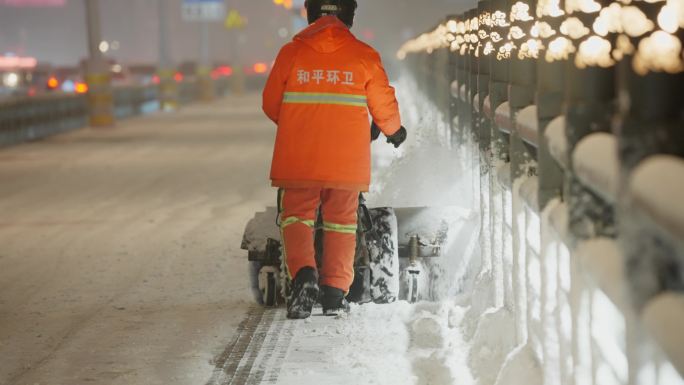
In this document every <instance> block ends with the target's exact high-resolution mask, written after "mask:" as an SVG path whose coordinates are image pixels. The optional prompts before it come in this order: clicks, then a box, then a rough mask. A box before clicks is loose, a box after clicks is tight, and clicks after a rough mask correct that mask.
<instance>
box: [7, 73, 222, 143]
mask: <svg viewBox="0 0 684 385" xmlns="http://www.w3.org/2000/svg"><path fill="white" fill-rule="evenodd" d="M214 87H215V93H216V95H226V94H227V93H228V92H229V88H230V82H229V81H228V79H219V80H216V81H214ZM178 94H179V96H178V98H179V102H180V104H181V105H182V104H189V103H193V102H195V101H197V100H199V98H200V92H199V90H198V85H197V82H195V81H184V82H182V83H181V84H180V85H179V90H178ZM158 109H159V87H158V86H153V85H150V86H120V87H114V114H115V116H116V118H117V119H123V118H128V117H132V116H136V115H141V114H146V113H150V112H153V111H157V110H158ZM87 124H88V101H87V97H86V96H85V95H77V94H66V93H52V94H45V95H38V96H31V97H28V96H27V97H18V98H9V99H2V100H0V147H2V146H7V145H12V144H17V143H22V142H26V141H31V140H36V139H40V138H44V137H47V136H50V135H54V134H58V133H60V132H64V131H68V130H73V129H77V128H81V127H84V126H86V125H87Z"/></svg>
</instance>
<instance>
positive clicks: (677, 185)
mask: <svg viewBox="0 0 684 385" xmlns="http://www.w3.org/2000/svg"><path fill="white" fill-rule="evenodd" d="M630 191H631V194H632V197H633V198H634V203H635V204H636V205H638V206H639V207H641V208H643V209H644V210H645V211H646V212H647V213H648V214H650V216H651V217H652V219H653V220H654V221H656V222H657V223H658V224H659V225H660V226H661V228H662V229H664V230H666V231H668V232H670V233H671V235H673V236H675V237H676V238H677V239H680V240H682V239H684V205H682V204H681V197H682V192H683V191H684V159H682V158H678V157H676V156H671V155H656V156H652V157H650V158H648V159H646V160H645V161H643V162H642V163H641V164H640V165H639V166H638V167H637V168H636V170H635V171H634V173H633V174H632V177H631V180H630Z"/></svg>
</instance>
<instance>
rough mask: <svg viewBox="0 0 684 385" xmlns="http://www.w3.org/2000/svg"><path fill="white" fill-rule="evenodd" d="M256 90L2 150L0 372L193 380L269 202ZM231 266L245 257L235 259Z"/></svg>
mask: <svg viewBox="0 0 684 385" xmlns="http://www.w3.org/2000/svg"><path fill="white" fill-rule="evenodd" d="M259 105H260V100H259V98H258V96H257V95H251V96H248V97H244V98H228V99H223V100H220V101H217V102H215V103H213V104H209V105H195V106H190V107H187V108H185V109H183V110H182V111H181V112H179V113H177V114H158V115H153V116H148V117H141V118H135V119H131V120H126V121H122V122H120V123H119V124H118V126H117V127H116V128H114V129H111V130H91V129H83V130H79V131H75V132H72V133H68V134H64V135H59V136H57V137H53V138H50V139H48V140H45V141H41V142H35V143H30V144H24V145H19V146H15V147H11V148H6V149H1V150H0V212H1V213H2V216H1V217H0V384H30V385H33V384H109V385H115V384H122V385H123V384H126V385H131V384H150V385H151V384H164V385H169V384H184V385H187V384H204V383H205V382H206V381H208V379H209V378H210V377H211V375H212V371H213V370H214V367H215V364H216V363H215V362H214V361H215V357H218V356H220V354H221V352H222V351H223V350H224V349H225V348H226V346H228V345H229V344H230V343H231V341H233V339H234V337H235V332H236V330H237V327H238V325H239V324H240V322H241V321H242V320H243V319H244V318H245V316H246V313H247V311H248V310H249V308H250V306H251V302H252V301H251V295H250V293H249V291H248V283H247V282H248V278H247V276H246V275H245V271H246V262H245V261H243V259H244V254H243V252H242V251H241V250H239V246H240V242H239V241H240V238H241V229H242V228H243V226H244V224H245V223H246V222H247V220H248V219H249V218H250V217H251V216H252V215H253V213H254V211H256V210H257V209H263V208H264V207H265V206H266V205H268V204H271V203H272V201H273V199H274V196H275V193H274V191H273V190H272V188H270V187H269V181H268V167H269V162H270V157H271V151H272V143H273V139H274V134H275V129H274V127H273V125H272V124H271V123H270V122H269V121H267V120H266V119H265V118H264V117H263V115H262V113H261V111H260V110H259ZM243 267H244V269H243Z"/></svg>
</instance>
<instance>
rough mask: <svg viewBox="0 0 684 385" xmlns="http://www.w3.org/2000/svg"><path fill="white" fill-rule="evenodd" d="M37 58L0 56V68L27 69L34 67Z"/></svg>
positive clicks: (36, 63)
mask: <svg viewBox="0 0 684 385" xmlns="http://www.w3.org/2000/svg"><path fill="white" fill-rule="evenodd" d="M36 65H38V60H36V59H35V58H32V57H18V56H0V69H3V70H6V69H27V68H29V69H30V68H35V67H36Z"/></svg>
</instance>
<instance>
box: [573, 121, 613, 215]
mask: <svg viewBox="0 0 684 385" xmlns="http://www.w3.org/2000/svg"><path fill="white" fill-rule="evenodd" d="M572 164H573V166H574V169H575V173H576V174H577V176H578V177H579V179H580V180H581V181H582V182H583V183H584V184H585V185H586V186H587V187H589V188H591V189H592V190H593V191H594V192H596V193H597V194H599V195H600V196H601V197H602V198H603V199H605V200H606V201H607V202H610V203H615V200H616V198H617V193H618V188H619V186H618V176H619V172H620V166H619V161H618V152H617V138H616V137H615V136H614V135H612V134H608V133H605V132H597V133H595V134H591V135H588V136H586V137H585V138H584V139H582V140H581V141H580V142H579V143H578V144H577V146H576V147H575V152H574V153H573V156H572Z"/></svg>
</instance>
